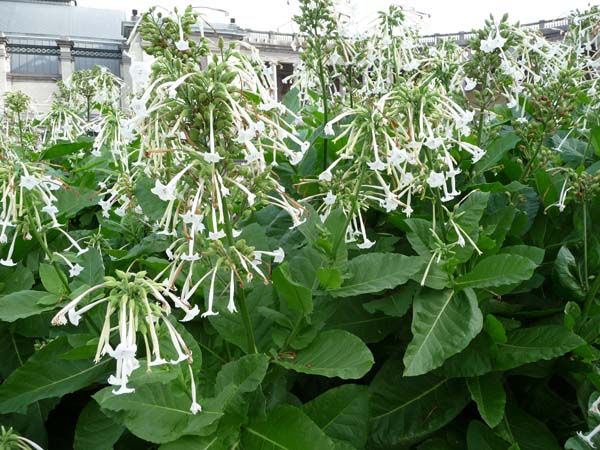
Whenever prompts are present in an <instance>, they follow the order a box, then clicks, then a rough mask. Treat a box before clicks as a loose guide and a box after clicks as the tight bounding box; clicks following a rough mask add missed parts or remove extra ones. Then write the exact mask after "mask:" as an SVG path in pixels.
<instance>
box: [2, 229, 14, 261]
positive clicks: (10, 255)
mask: <svg viewBox="0 0 600 450" xmlns="http://www.w3.org/2000/svg"><path fill="white" fill-rule="evenodd" d="M16 241H17V229H15V233H14V234H13V239H12V242H11V243H10V247H9V249H8V254H7V255H6V258H4V259H0V264H2V265H3V266H6V267H12V266H16V265H17V263H16V262H14V261H13V260H12V256H13V252H14V250H15V242H16Z"/></svg>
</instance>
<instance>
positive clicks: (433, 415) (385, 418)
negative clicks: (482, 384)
mask: <svg viewBox="0 0 600 450" xmlns="http://www.w3.org/2000/svg"><path fill="white" fill-rule="evenodd" d="M403 369H404V367H403V365H402V362H401V361H398V360H390V361H388V362H387V363H386V364H385V365H384V366H383V368H382V369H381V370H380V371H379V373H378V374H377V376H376V377H375V379H374V380H373V382H372V383H371V386H370V388H369V391H370V394H371V419H370V428H371V434H370V439H371V440H372V441H373V443H374V444H375V446H376V448H378V449H390V448H394V447H395V446H400V445H402V446H408V445H410V444H412V443H414V442H416V441H419V440H421V439H423V438H425V437H427V436H428V435H430V434H431V433H433V432H434V431H436V430H438V429H440V428H442V427H443V426H445V425H446V424H448V423H449V422H450V421H451V420H452V419H453V418H454V417H456V416H457V415H458V414H459V413H460V412H461V411H462V409H463V408H464V407H465V405H466V404H467V403H468V402H469V392H468V391H467V388H466V386H465V383H464V381H463V380H460V379H447V378H440V377H436V376H433V375H431V374H427V375H423V376H420V377H402V376H401V374H402V371H403Z"/></svg>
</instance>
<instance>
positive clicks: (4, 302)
mask: <svg viewBox="0 0 600 450" xmlns="http://www.w3.org/2000/svg"><path fill="white" fill-rule="evenodd" d="M42 299H43V302H40V300H42ZM58 300H59V297H57V296H56V295H54V294H50V293H48V292H46V291H19V292H13V293H12V294H8V295H4V296H2V297H0V320H3V321H5V322H14V321H15V320H17V319H23V318H25V317H30V316H36V315H38V314H40V313H42V312H44V311H50V310H51V309H54V308H55V306H54V304H55V303H57V302H58ZM53 302H54V304H53Z"/></svg>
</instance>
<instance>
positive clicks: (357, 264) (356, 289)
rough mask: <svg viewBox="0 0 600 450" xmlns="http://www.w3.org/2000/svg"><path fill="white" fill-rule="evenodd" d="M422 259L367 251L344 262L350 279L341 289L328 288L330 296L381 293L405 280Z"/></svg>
mask: <svg viewBox="0 0 600 450" xmlns="http://www.w3.org/2000/svg"><path fill="white" fill-rule="evenodd" d="M421 264H422V260H421V259H419V258H417V257H414V256H405V255H400V254H398V253H367V254H364V255H360V256H357V257H356V258H354V259H352V260H351V261H350V262H349V263H348V271H349V272H350V274H351V275H350V278H349V279H348V280H346V281H345V282H344V284H343V285H342V287H341V288H339V289H334V290H331V291H329V292H330V293H331V295H333V296H334V297H351V296H354V295H360V294H370V293H374V292H381V291H383V290H385V289H392V288H394V287H396V286H399V285H401V284H404V283H406V282H407V281H408V280H409V279H410V278H411V277H412V276H413V275H414V274H415V273H417V272H418V271H419V270H420V269H421Z"/></svg>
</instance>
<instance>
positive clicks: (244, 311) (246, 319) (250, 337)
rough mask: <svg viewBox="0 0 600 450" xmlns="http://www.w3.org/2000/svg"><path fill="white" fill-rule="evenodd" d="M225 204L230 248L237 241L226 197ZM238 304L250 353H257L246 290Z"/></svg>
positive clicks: (224, 210) (240, 295)
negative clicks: (234, 237)
mask: <svg viewBox="0 0 600 450" xmlns="http://www.w3.org/2000/svg"><path fill="white" fill-rule="evenodd" d="M222 202H223V219H224V222H225V234H226V236H227V242H228V243H229V246H230V247H233V246H234V245H235V240H234V239H233V229H232V227H231V220H230V217H229V209H228V208H227V200H226V199H225V197H223V198H222ZM236 304H237V308H238V310H239V311H240V314H241V315H242V322H243V324H244V329H245V330H246V339H247V341H248V352H249V353H257V350H256V341H255V339H254V330H253V329H252V321H251V320H250V313H249V312H248V305H247V304H246V293H245V292H244V288H243V287H241V288H240V289H238V294H237V296H236Z"/></svg>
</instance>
